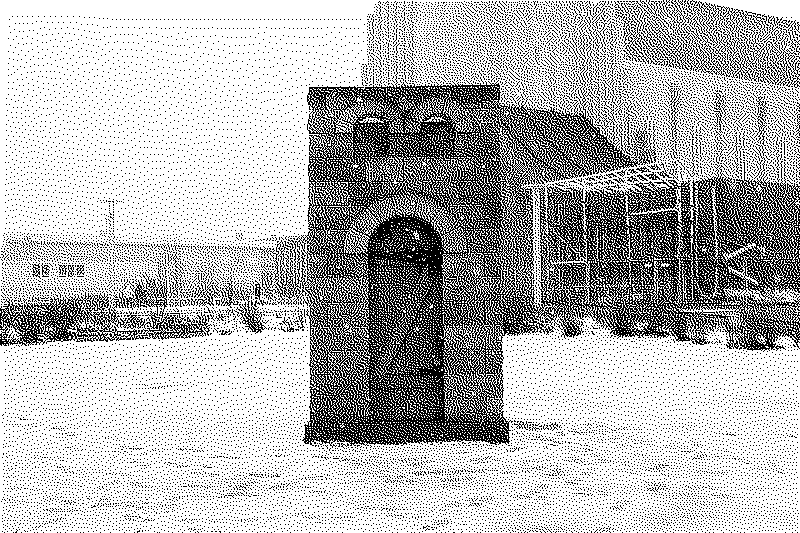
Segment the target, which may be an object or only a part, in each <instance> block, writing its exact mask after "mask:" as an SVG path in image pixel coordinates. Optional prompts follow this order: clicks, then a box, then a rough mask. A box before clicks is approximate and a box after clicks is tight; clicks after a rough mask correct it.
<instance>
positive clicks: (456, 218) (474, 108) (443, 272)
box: [306, 85, 508, 443]
mask: <svg viewBox="0 0 800 533" xmlns="http://www.w3.org/2000/svg"><path fill="white" fill-rule="evenodd" d="M499 93H500V90H499V87H498V86H496V85H495V86H450V87H406V88H373V87H365V88H355V87H350V88H311V89H310V91H309V96H308V102H309V106H310V110H309V122H308V129H309V134H310V161H309V188H310V190H309V198H310V206H309V220H308V225H309V237H308V239H309V240H308V254H309V255H308V259H309V265H308V278H309V279H308V283H309V295H308V297H309V313H310V328H311V332H310V333H311V420H310V423H309V424H308V426H307V427H306V441H307V442H310V441H315V440H342V441H355V442H385V443H399V442H410V441H426V440H486V441H490V442H506V441H507V440H508V423H507V422H506V421H505V420H504V419H503V404H502V401H503V400H502V399H503V387H502V344H501V337H502V318H501V293H502V290H501V287H502V285H501V284H502V279H501V270H502V269H501V267H500V261H499V256H500V254H499V252H500V249H501V245H502V243H501V234H502V230H501V226H502V223H503V203H502V193H503V190H502V189H503V187H502V183H503V179H504V178H503V175H504V172H503V169H502V162H501V155H500V153H499V151H500V144H501V143H500V139H499V137H500V127H499V118H500V107H499V96H500V94H499Z"/></svg>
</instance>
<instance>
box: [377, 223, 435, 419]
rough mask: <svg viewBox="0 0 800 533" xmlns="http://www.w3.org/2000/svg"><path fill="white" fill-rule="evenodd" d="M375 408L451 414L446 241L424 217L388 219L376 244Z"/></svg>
mask: <svg viewBox="0 0 800 533" xmlns="http://www.w3.org/2000/svg"><path fill="white" fill-rule="evenodd" d="M368 266H369V356H370V374H369V377H370V412H371V416H372V418H373V419H376V420H405V421H409V420H418V421H422V420H443V419H444V372H443V368H444V360H443V345H444V326H443V319H442V244H441V239H440V237H439V235H438V234H437V233H436V230H434V229H433V227H432V226H431V225H430V224H428V223H426V222H424V221H422V220H419V219H417V218H412V217H397V218H393V219H390V220H388V221H386V222H384V223H383V224H381V225H380V226H379V227H378V228H377V229H376V230H375V232H374V233H373V234H372V236H371V237H370V240H369V247H368Z"/></svg>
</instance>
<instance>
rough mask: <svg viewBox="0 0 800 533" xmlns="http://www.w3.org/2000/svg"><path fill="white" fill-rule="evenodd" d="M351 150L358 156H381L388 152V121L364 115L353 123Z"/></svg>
mask: <svg viewBox="0 0 800 533" xmlns="http://www.w3.org/2000/svg"><path fill="white" fill-rule="evenodd" d="M353 151H354V152H355V154H356V155H357V156H360V157H370V156H372V157H381V156H385V155H386V154H387V153H388V152H389V123H388V122H386V121H385V120H383V119H381V118H378V117H364V118H361V119H359V120H358V121H356V123H355V124H353Z"/></svg>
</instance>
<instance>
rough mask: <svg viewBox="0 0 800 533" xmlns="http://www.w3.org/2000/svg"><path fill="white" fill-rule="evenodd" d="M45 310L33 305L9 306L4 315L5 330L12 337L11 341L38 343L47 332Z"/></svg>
mask: <svg viewBox="0 0 800 533" xmlns="http://www.w3.org/2000/svg"><path fill="white" fill-rule="evenodd" d="M44 314H45V313H44V309H42V308H41V307H39V306H35V305H33V304H28V303H24V304H9V305H8V306H6V307H5V308H4V310H3V313H2V320H3V330H4V331H7V332H8V333H9V334H11V335H10V337H13V339H12V338H9V339H6V340H4V342H10V341H11V340H14V341H18V342H22V343H26V344H27V343H34V342H38V340H39V338H40V336H41V335H42V334H43V333H44V331H45V317H44Z"/></svg>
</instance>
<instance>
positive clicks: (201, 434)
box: [3, 332, 798, 533]
mask: <svg viewBox="0 0 800 533" xmlns="http://www.w3.org/2000/svg"><path fill="white" fill-rule="evenodd" d="M631 342H632V341H631ZM637 342H638V340H637ZM667 342H671V341H668V340H664V339H662V340H658V341H657V342H656V341H653V340H649V342H647V344H646V346H641V345H638V344H636V343H635V342H633V344H625V343H622V342H621V341H619V340H618V339H601V338H599V337H591V336H584V337H583V338H578V339H554V338H538V337H533V336H531V337H518V338H513V339H506V341H505V346H504V351H505V353H506V361H505V375H506V391H507V394H506V412H507V415H508V416H509V418H511V419H512V420H518V421H519V422H517V423H514V424H512V434H511V443H510V444H503V445H489V444H484V443H443V444H415V445H406V446H399V447H398V446H336V445H317V446H306V445H303V444H301V443H300V439H301V438H302V431H303V424H304V423H305V421H306V418H307V413H308V366H307V364H308V363H307V361H308V359H307V358H308V336H307V333H306V332H299V333H288V334H287V333H280V332H265V333H263V334H259V335H253V334H248V333H235V334H233V335H230V336H216V337H205V338H194V339H170V340H162V341H158V340H142V341H122V342H113V343H101V342H96V343H57V344H56V343H53V344H46V345H40V346H27V347H26V346H12V347H8V348H4V349H3V356H4V361H5V369H4V378H5V379H4V383H5V386H4V394H3V396H4V409H3V425H4V444H3V469H4V472H3V478H4V488H3V531H8V532H16V531H20V532H22V531H34V530H35V531H130V532H139V531H141V532H150V531H153V532H155V531H170V532H172V531H187V532H212V531H221V532H222V531H224V532H229V531H326V532H328V531H487V532H489V531H491V532H497V531H501V532H502V531H540V532H560V531H570V532H572V531H577V532H583V531H585V532H591V533H601V532H602V533H606V532H612V531H614V532H616V531H632V532H633V531H637V532H638V531H665V532H666V531H742V532H745V531H746V532H748V533H750V532H754V531H765V532H766V531H775V532H788V531H796V530H797V529H798V519H797V516H798V515H797V504H796V500H797V493H798V492H797V482H796V479H797V468H796V458H797V434H796V433H792V432H791V431H794V429H793V427H794V426H793V424H796V423H797V416H796V415H797V405H796V402H797V396H796V392H795V391H794V390H793V389H792V388H791V387H792V386H793V385H791V382H792V381H795V382H796V373H793V372H795V366H794V364H795V363H794V361H796V355H797V352H796V351H795V352H792V351H789V350H787V351H785V352H769V353H767V352H763V353H758V354H757V355H749V357H752V358H755V359H754V360H752V361H750V360H747V359H742V357H744V356H742V355H741V354H738V352H733V351H728V352H727V355H726V354H725V353H722V352H717V351H715V350H717V348H714V347H713V346H712V347H711V348H709V347H708V346H711V345H707V346H704V347H693V345H681V346H682V347H681V348H680V350H682V352H681V356H680V357H677V358H675V356H674V354H673V362H672V363H669V364H671V365H672V367H670V368H672V370H671V373H670V372H667V370H666V369H665V368H664V365H667V366H669V364H668V363H666V362H664V361H663V360H662V359H661V356H663V355H664V354H666V353H667V352H669V351H670V350H672V351H675V349H676V348H675V347H674V346H673V347H672V348H670V347H669V346H668V345H667V344H666V343H667ZM659 343H661V344H659ZM683 346H689V347H688V348H683ZM545 347H547V348H545ZM605 349H613V350H614V354H616V355H615V356H614V357H616V359H615V361H616V363H614V361H611V362H607V363H602V362H601V361H600V359H598V357H597V355H598V354H600V353H603V350H605ZM643 350H645V351H644V352H643ZM647 350H649V351H647ZM687 350H688V352H689V353H688V355H687V353H685V352H686V351H687ZM626 354H627V355H626ZM631 354H638V355H639V358H640V360H639V361H638V362H634V360H633V359H632V358H631V357H630V355H631ZM647 354H649V355H647ZM609 357H611V355H609ZM761 357H765V358H766V359H764V360H761V359H759V358H761ZM612 359H613V358H612ZM677 359H680V360H681V362H676V361H677ZM768 360H769V361H772V362H771V363H770V365H771V366H770V365H766V366H770V368H771V369H772V370H770V371H769V372H767V373H768V374H769V375H771V376H772V378H768V377H764V376H762V375H761V374H763V373H764V372H766V371H762V372H761V373H759V372H756V368H758V367H759V366H760V367H764V366H765V364H766V363H765V361H768ZM775 360H778V361H779V362H778V363H776V362H775ZM625 361H627V363H625V364H623V363H624V362H625ZM698 361H705V373H704V372H702V371H701V370H702V368H698V364H699V363H698ZM692 362H694V363H693V364H690V363H692ZM612 364H614V365H616V366H615V367H614V368H616V371H612ZM559 365H562V366H559ZM563 365H567V366H563ZM604 365H605V366H604ZM626 365H627V366H626ZM659 365H660V366H659ZM679 368H683V369H684V370H682V371H680V372H678V369H679ZM647 369H650V371H649V373H647V372H646V371H647ZM731 369H733V370H731ZM737 369H738V370H737ZM625 372H628V375H629V376H633V377H629V378H625V377H624V376H625ZM637 372H638V374H637ZM676 372H677V375H676ZM681 372H682V373H681ZM720 373H723V374H725V376H727V377H725V378H724V379H727V380H736V379H739V380H740V381H741V380H742V379H745V378H746V379H749V380H750V381H745V382H744V383H743V384H741V385H737V386H734V385H730V386H727V385H725V383H722V382H720V383H717V381H715V380H717V379H722V378H721V374H720ZM786 373H789V375H788V377H786V378H785V379H784V378H782V377H781V378H780V379H777V381H778V383H777V384H773V386H772V387H771V388H770V387H767V388H766V389H763V387H764V386H765V385H767V384H769V383H771V382H774V381H776V376H783V375H784V374H786ZM634 378H635V379H634ZM686 380H688V381H686ZM632 382H637V383H639V386H638V388H637V387H635V386H633V385H630V383H632ZM692 383H694V387H695V388H703V389H704V390H707V394H706V395H705V396H703V395H701V394H699V393H696V394H695V396H692V395H691V394H690V395H689V396H688V397H687V399H685V400H683V401H680V402H679V401H667V400H666V399H665V397H664V396H663V394H664V393H665V391H667V392H669V391H672V393H673V394H672V395H671V396H669V397H680V398H683V397H684V396H685V393H686V392H687V391H690V390H694V389H692ZM712 383H717V385H718V386H717V387H716V388H713V387H711V388H709V386H710V384H712ZM626 384H628V385H629V386H628V387H627V388H625V387H624V385H626ZM753 385H760V386H762V390H761V391H760V392H759V390H758V389H756V390H752V388H751V387H752V386H753ZM726 387H727V388H726ZM637 390H645V391H646V393H637V392H636V391H637ZM742 390H747V391H749V394H750V396H749V399H748V400H747V401H744V400H743V402H744V403H743V404H742V405H744V406H745V407H743V408H741V409H739V410H734V412H733V414H730V415H729V416H728V417H727V419H726V421H725V422H723V423H715V421H714V420H713V419H712V417H711V416H696V412H695V411H693V410H692V409H688V410H687V409H684V407H685V406H686V405H693V404H694V403H693V402H696V401H706V402H708V403H706V405H705V409H700V410H699V411H702V412H704V413H720V412H725V406H724V404H725V403H726V402H728V401H729V400H730V398H731V397H732V396H731V395H732V394H733V395H735V394H737V393H738V392H741V391H742ZM592 391H594V393H593V394H592ZM714 391H716V392H714ZM637 398H638V399H639V401H640V403H641V401H642V399H647V401H646V402H644V403H645V404H646V405H645V406H639V405H638V404H637V403H636V401H637V400H636V399H637ZM659 398H661V401H659ZM777 401H781V402H783V403H782V404H780V405H778V406H777V407H776V405H775V402H777ZM664 406H666V407H664ZM590 409H593V410H594V411H590V412H588V413H587V412H586V411H585V410H590ZM787 409H789V410H790V411H789V412H788V413H787V412H786V410H787ZM792 409H794V411H791V410H792ZM670 412H672V413H673V414H674V416H671V417H670V416H665V413H667V414H669V413H670ZM609 413H610V414H609ZM754 413H755V414H757V413H766V414H764V415H763V416H761V417H760V418H759V419H758V420H757V423H756V424H750V425H748V423H747V422H748V421H747V417H749V416H752V415H753V414H754ZM770 413H772V414H770ZM775 413H784V414H785V416H784V417H783V418H781V417H780V416H778V415H775ZM612 414H616V416H611V415H612ZM737 417H738V418H737ZM737 428H738V429H737Z"/></svg>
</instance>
